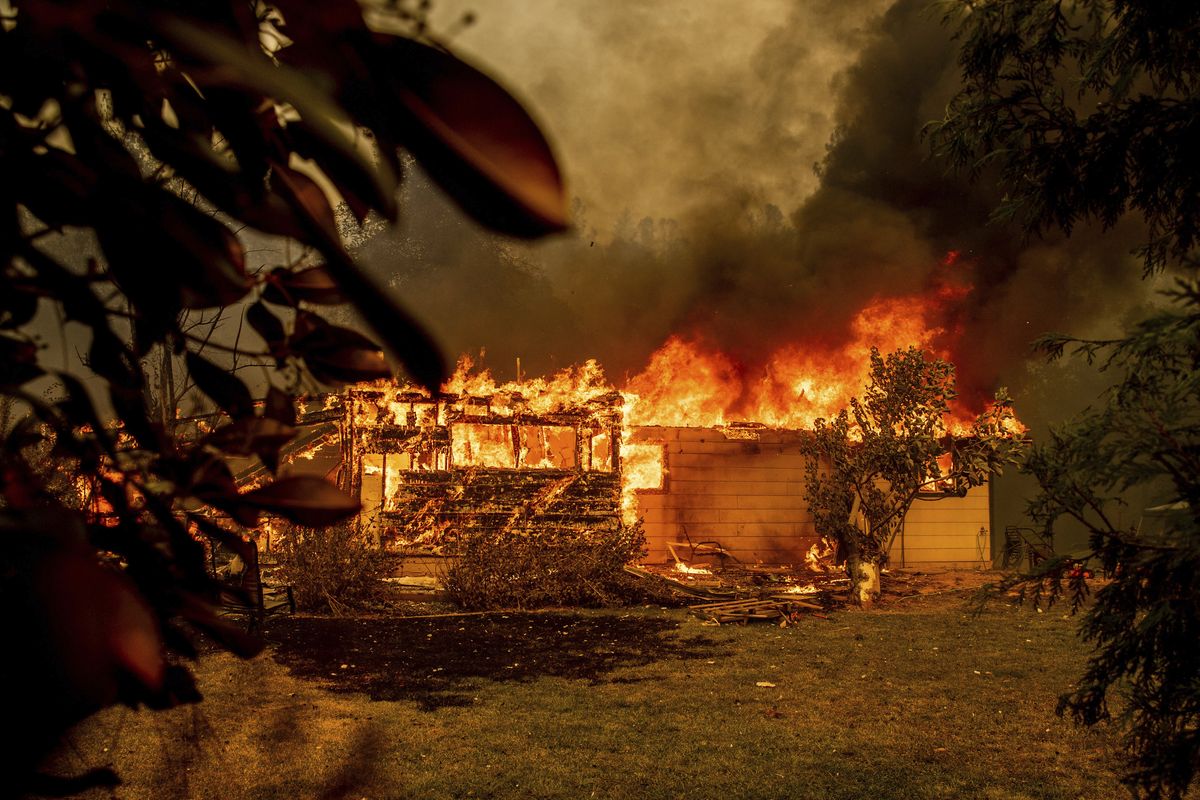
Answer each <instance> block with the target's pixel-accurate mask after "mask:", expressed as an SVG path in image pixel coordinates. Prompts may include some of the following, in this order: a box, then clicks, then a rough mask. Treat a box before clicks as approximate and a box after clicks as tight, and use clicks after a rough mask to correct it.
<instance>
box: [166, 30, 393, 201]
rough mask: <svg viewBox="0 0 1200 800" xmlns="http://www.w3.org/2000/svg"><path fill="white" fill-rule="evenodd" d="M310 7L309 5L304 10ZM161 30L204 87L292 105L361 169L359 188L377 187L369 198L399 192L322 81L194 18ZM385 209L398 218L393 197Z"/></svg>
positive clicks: (347, 165) (316, 134)
mask: <svg viewBox="0 0 1200 800" xmlns="http://www.w3.org/2000/svg"><path fill="white" fill-rule="evenodd" d="M310 10H311V9H310V8H309V7H307V6H306V7H305V10H304V12H303V13H308V12H309V11H310ZM356 12H357V14H358V15H359V17H360V19H361V14H362V12H361V11H358V10H357V9H356ZM158 28H159V30H160V31H162V32H163V33H164V34H165V35H166V36H167V37H168V38H169V39H170V40H171V43H172V44H173V45H174V46H175V47H177V48H178V50H179V52H180V53H183V54H186V56H187V57H188V59H190V60H191V61H194V62H195V64H194V65H192V64H188V65H187V72H188V75H189V77H191V78H192V79H193V80H194V81H195V82H196V84H197V85H198V86H199V87H200V88H201V89H202V90H203V89H204V88H205V87H213V86H231V87H236V88H242V89H246V88H249V89H253V90H254V91H256V92H259V93H260V94H262V95H263V96H264V97H270V98H273V99H274V100H275V101H276V102H279V103H287V104H289V105H291V106H292V108H294V109H295V110H296V112H297V113H299V115H300V117H301V119H303V120H304V122H305V127H306V129H307V131H308V133H309V134H311V136H312V137H313V138H314V139H315V140H317V141H319V142H321V143H323V144H324V145H325V146H326V147H328V148H331V149H333V150H334V151H336V152H337V153H338V154H340V157H341V158H340V160H339V162H338V163H339V165H340V167H339V169H340V170H342V171H344V170H345V169H355V170H356V171H357V173H358V174H359V175H358V178H357V179H356V180H355V185H356V186H361V185H363V184H369V185H372V186H373V187H374V189H375V191H373V192H371V193H370V195H369V196H372V197H374V198H375V199H380V200H383V199H384V198H391V197H392V196H393V194H394V193H395V190H396V177H395V174H394V173H392V171H391V170H390V169H389V167H388V165H387V163H386V162H380V163H378V164H374V163H371V161H370V160H369V159H368V158H367V157H366V155H365V154H364V153H362V152H360V151H359V149H358V147H357V145H356V143H355V141H354V136H353V133H352V131H353V128H352V127H351V126H349V125H346V124H345V121H346V120H347V115H346V113H345V112H344V111H343V110H342V109H341V108H340V107H339V106H338V105H337V104H336V103H335V102H333V100H332V99H331V98H330V97H329V96H328V95H327V94H326V93H325V92H324V91H323V90H322V89H321V88H320V87H319V86H318V82H317V81H315V80H312V79H311V78H309V77H307V76H306V75H305V74H303V73H301V72H299V71H298V70H295V69H292V68H290V67H287V66H286V65H283V64H276V63H273V62H271V61H270V60H268V59H267V58H266V56H264V55H263V54H262V52H261V51H259V50H258V48H257V47H255V48H253V49H251V48H248V47H247V46H246V45H245V43H244V42H240V41H238V40H236V39H233V38H231V37H229V36H226V35H224V34H223V33H220V32H218V31H216V30H213V29H211V28H207V27H204V26H201V25H197V24H196V23H195V22H193V21H190V20H186V19H182V18H179V17H164V18H162V19H160V20H159V24H158ZM338 171H339V170H331V171H330V172H332V173H337V172H338ZM330 172H327V173H326V174H330ZM331 177H332V175H331ZM364 196H366V195H364ZM379 211H381V212H382V213H384V215H385V216H387V217H388V218H389V219H390V218H392V217H393V216H394V211H393V208H392V206H391V202H390V201H389V202H387V203H386V204H385V205H384V206H382V207H380V208H379Z"/></svg>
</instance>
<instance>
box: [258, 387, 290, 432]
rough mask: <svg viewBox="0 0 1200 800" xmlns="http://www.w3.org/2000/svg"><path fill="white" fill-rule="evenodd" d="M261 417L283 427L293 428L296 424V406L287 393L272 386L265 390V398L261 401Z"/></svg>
mask: <svg viewBox="0 0 1200 800" xmlns="http://www.w3.org/2000/svg"><path fill="white" fill-rule="evenodd" d="M263 416H264V417H267V418H269V419H273V420H277V421H279V422H281V423H283V424H284V425H291V426H294V425H295V424H296V404H295V402H294V401H293V400H292V398H291V396H290V395H289V394H288V393H287V392H284V391H283V390H281V389H277V388H276V387H274V386H272V387H271V388H269V389H267V396H266V398H265V399H264V400H263Z"/></svg>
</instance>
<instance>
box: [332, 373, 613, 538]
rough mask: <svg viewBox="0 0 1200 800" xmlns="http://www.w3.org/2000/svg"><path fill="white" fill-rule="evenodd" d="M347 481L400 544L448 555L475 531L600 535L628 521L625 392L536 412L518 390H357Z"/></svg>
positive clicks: (385, 534)
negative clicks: (624, 506)
mask: <svg viewBox="0 0 1200 800" xmlns="http://www.w3.org/2000/svg"><path fill="white" fill-rule="evenodd" d="M343 402H344V416H343V422H342V427H343V430H342V441H343V454H342V455H343V463H344V464H345V465H346V466H347V467H348V468H347V469H346V470H344V472H343V475H344V478H343V483H344V487H343V488H345V489H347V490H348V491H349V492H350V493H351V494H353V495H355V496H357V497H359V498H360V499H361V500H362V502H363V522H364V524H366V525H367V526H369V527H370V528H372V529H373V530H375V531H376V532H377V533H378V535H379V537H380V539H381V541H382V542H384V543H385V544H386V545H389V546H393V547H417V548H420V549H421V550H423V551H427V552H453V551H454V550H455V549H456V547H457V545H458V543H459V542H460V541H461V540H462V539H463V538H464V537H466V536H469V535H471V534H472V533H475V532H483V531H488V532H505V531H511V532H514V533H520V532H525V533H533V532H540V531H549V530H552V529H553V530H558V531H564V530H569V531H573V532H575V533H588V534H598V535H603V534H604V533H605V532H608V531H615V530H616V529H617V527H618V526H619V525H620V520H621V506H620V501H621V459H620V450H621V404H622V400H621V397H620V395H619V394H617V393H615V392H614V393H611V394H608V395H604V396H601V397H597V398H593V399H591V400H589V401H587V402H585V403H582V404H580V405H578V406H573V407H568V408H555V409H550V410H545V409H534V408H532V407H531V406H530V405H529V404H528V403H527V402H526V399H525V398H524V397H521V396H519V395H502V396H501V395H497V396H491V397H473V396H468V395H452V394H439V395H428V394H425V393H423V392H418V391H405V390H403V389H400V390H393V389H386V388H368V389H353V390H350V391H349V392H348V393H347V394H346V396H345V398H344V401H343Z"/></svg>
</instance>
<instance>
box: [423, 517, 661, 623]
mask: <svg viewBox="0 0 1200 800" xmlns="http://www.w3.org/2000/svg"><path fill="white" fill-rule="evenodd" d="M645 545H646V535H645V532H644V531H643V530H642V526H641V523H638V524H635V525H632V526H626V525H622V526H620V527H618V528H617V529H616V530H615V531H604V532H602V533H579V532H575V531H550V532H546V531H537V532H532V531H504V532H482V533H478V534H474V535H472V536H469V537H467V539H466V540H465V542H464V549H463V553H462V557H461V558H460V559H459V560H458V561H457V563H456V564H455V565H454V566H453V567H451V568H450V569H449V571H448V572H447V574H446V591H447V592H448V593H449V595H450V599H451V600H453V601H454V602H455V603H456V604H458V605H459V606H461V607H463V608H467V609H489V608H540V607H544V606H611V605H626V604H629V603H631V602H639V601H640V600H642V599H643V598H644V596H645V594H644V589H643V587H642V586H641V585H640V584H639V581H638V579H637V578H635V577H634V576H632V575H630V574H629V573H627V572H625V566H626V565H627V564H630V563H632V562H634V561H636V560H637V559H639V558H640V557H642V556H643V555H644V554H645Z"/></svg>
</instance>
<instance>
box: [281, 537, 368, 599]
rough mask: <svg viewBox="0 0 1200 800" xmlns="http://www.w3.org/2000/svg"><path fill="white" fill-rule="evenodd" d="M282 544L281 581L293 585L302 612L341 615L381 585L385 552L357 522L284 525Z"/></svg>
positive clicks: (293, 591)
mask: <svg viewBox="0 0 1200 800" xmlns="http://www.w3.org/2000/svg"><path fill="white" fill-rule="evenodd" d="M277 542H278V546H277V549H276V550H275V551H274V552H275V555H276V556H277V558H278V562H279V563H278V569H279V574H280V578H281V579H282V580H283V581H284V582H285V583H287V584H289V585H291V587H292V593H293V595H294V597H295V598H296V606H297V608H301V609H304V610H306V611H329V612H331V613H334V614H340V613H343V612H344V611H346V610H347V609H349V608H352V607H354V606H358V605H361V604H362V603H364V602H365V601H367V600H369V599H370V598H371V596H372V595H373V594H374V593H375V591H376V589H377V587H378V583H379V579H380V577H381V573H382V571H383V568H384V560H383V554H382V553H381V552H380V551H379V549H378V547H376V545H375V543H374V542H373V541H372V539H371V537H370V535H369V534H366V533H364V532H361V531H359V530H358V529H357V528H356V526H355V525H354V524H353V523H352V522H346V523H342V524H340V525H334V526H332V527H329V528H323V529H318V528H305V527H301V526H298V525H291V526H285V527H283V528H282V529H281V530H280V531H279V536H278V539H277Z"/></svg>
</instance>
